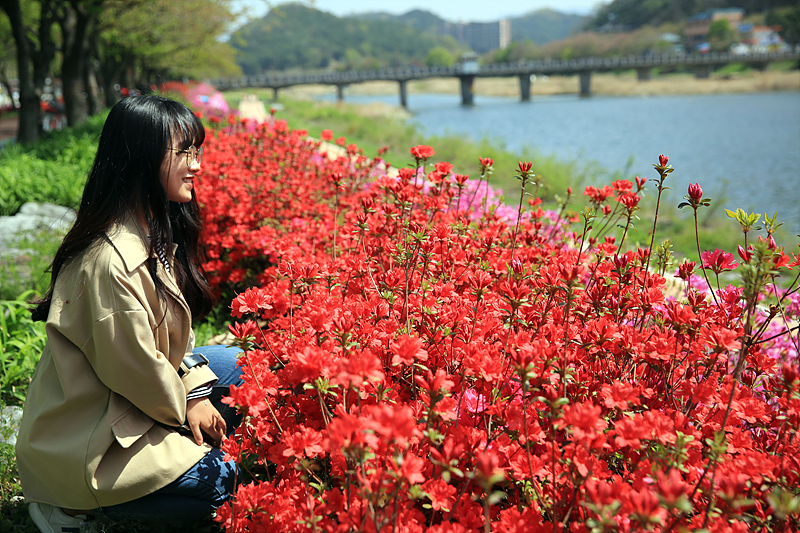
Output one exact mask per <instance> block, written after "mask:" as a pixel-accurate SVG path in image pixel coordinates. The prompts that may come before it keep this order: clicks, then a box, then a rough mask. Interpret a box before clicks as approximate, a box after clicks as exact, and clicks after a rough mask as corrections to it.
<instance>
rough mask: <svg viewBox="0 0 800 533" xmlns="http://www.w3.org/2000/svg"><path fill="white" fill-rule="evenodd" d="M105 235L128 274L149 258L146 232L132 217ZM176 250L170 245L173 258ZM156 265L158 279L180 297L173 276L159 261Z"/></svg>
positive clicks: (119, 223)
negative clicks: (120, 258)
mask: <svg viewBox="0 0 800 533" xmlns="http://www.w3.org/2000/svg"><path fill="white" fill-rule="evenodd" d="M107 235H108V238H109V240H110V241H111V244H112V246H114V248H115V249H116V250H117V253H119V255H120V257H122V261H123V262H124V263H125V269H126V270H127V271H128V272H129V273H130V272H133V271H134V270H136V269H137V268H139V267H141V266H142V264H144V262H145V261H147V259H148V258H149V255H148V253H147V252H148V246H149V238H148V237H147V232H146V231H145V230H144V229H143V228H142V227H141V226H140V225H139V223H138V222H137V221H136V220H135V219H134V218H133V217H127V218H125V219H124V220H122V221H120V222H118V223H117V224H115V225H114V226H112V228H111V229H109V231H108V232H107ZM177 248H178V245H177V244H173V245H172V253H173V256H174V254H175V250H177ZM156 263H157V265H158V267H157V268H158V277H159V278H160V279H162V280H164V284H165V285H166V287H167V288H168V289H169V290H170V291H171V292H173V293H174V294H176V295H180V294H181V291H180V289H179V288H178V284H177V282H176V281H175V276H174V275H173V274H172V273H170V272H167V271H166V269H165V268H164V265H162V264H161V261H157V262H156ZM181 300H182V298H181Z"/></svg>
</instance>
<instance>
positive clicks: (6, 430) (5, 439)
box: [0, 405, 22, 446]
mask: <svg viewBox="0 0 800 533" xmlns="http://www.w3.org/2000/svg"><path fill="white" fill-rule="evenodd" d="M20 420H22V407H18V406H16V405H9V406H6V407H3V409H2V410H0V443H2V444H10V445H11V446H16V444H17V435H18V434H19V421H20Z"/></svg>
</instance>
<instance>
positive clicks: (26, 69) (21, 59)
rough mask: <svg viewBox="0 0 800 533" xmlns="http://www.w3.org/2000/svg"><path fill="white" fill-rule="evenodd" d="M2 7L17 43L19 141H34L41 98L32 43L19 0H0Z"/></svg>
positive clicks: (22, 142) (25, 142) (23, 142)
mask: <svg viewBox="0 0 800 533" xmlns="http://www.w3.org/2000/svg"><path fill="white" fill-rule="evenodd" d="M0 8H2V9H3V11H5V12H6V14H7V15H8V18H9V20H10V22H11V31H12V33H13V34H14V42H15V43H16V45H17V71H18V77H19V104H20V108H19V130H18V131H17V141H18V142H19V143H20V144H28V143H33V142H36V139H37V138H38V136H39V99H38V98H37V97H36V92H35V90H34V86H33V73H32V72H31V68H30V61H31V43H30V41H28V37H27V35H25V26H24V24H23V22H22V9H21V8H20V3H19V0H0Z"/></svg>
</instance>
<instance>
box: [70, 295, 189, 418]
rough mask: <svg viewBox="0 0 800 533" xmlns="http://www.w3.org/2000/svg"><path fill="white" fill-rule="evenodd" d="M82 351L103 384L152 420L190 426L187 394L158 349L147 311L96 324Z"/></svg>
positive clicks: (130, 311)
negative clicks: (187, 421) (185, 422)
mask: <svg viewBox="0 0 800 533" xmlns="http://www.w3.org/2000/svg"><path fill="white" fill-rule="evenodd" d="M82 350H83V353H84V354H85V355H86V358H87V359H88V360H89V363H90V364H91V365H92V367H93V369H94V371H95V373H96V374H97V376H98V377H99V378H100V380H101V381H102V382H103V383H104V384H105V385H106V386H107V387H108V388H109V389H111V390H112V391H114V392H116V393H117V394H119V395H121V396H123V397H125V398H127V399H128V400H129V401H130V402H131V403H133V404H134V405H135V406H136V407H138V408H139V409H140V410H141V411H142V412H144V413H145V414H146V415H147V416H149V417H150V418H152V419H154V420H156V421H158V422H161V423H163V424H167V425H170V426H180V425H181V424H183V422H184V420H186V390H185V388H184V386H183V383H182V381H181V378H180V377H178V373H177V372H176V371H175V368H173V367H172V365H171V364H170V362H169V359H168V358H167V356H166V355H164V354H163V353H162V352H160V351H159V350H157V349H156V345H155V338H154V337H153V334H152V331H151V329H150V324H149V320H148V315H147V311H146V310H144V309H139V310H135V309H125V310H120V311H116V312H114V313H112V314H110V315H108V316H105V317H103V318H101V319H100V320H97V321H96V322H95V323H94V326H93V328H92V334H91V336H90V337H89V340H88V341H87V343H86V344H85V345H84V346H83V348H82Z"/></svg>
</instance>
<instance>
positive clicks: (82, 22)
mask: <svg viewBox="0 0 800 533" xmlns="http://www.w3.org/2000/svg"><path fill="white" fill-rule="evenodd" d="M102 6H103V0H69V1H64V0H62V1H61V2H60V3H59V6H58V8H59V9H58V14H57V21H58V24H59V26H60V28H61V53H62V61H61V86H62V90H63V92H64V107H65V108H66V115H67V123H68V124H70V125H71V126H77V125H78V124H82V123H84V122H86V118H87V116H88V114H87V109H86V104H85V102H84V100H83V92H84V89H85V90H86V91H87V92H88V90H89V87H86V86H85V83H84V74H85V72H86V69H88V68H89V66H88V64H87V56H88V51H89V40H88V38H89V35H90V34H91V32H92V26H93V25H94V24H97V19H98V17H99V16H100V13H101V8H102Z"/></svg>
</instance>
